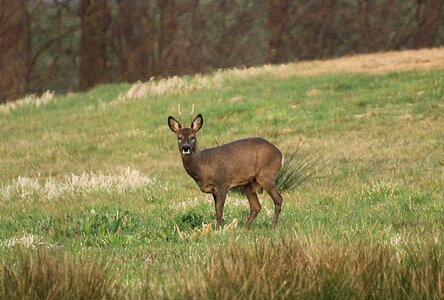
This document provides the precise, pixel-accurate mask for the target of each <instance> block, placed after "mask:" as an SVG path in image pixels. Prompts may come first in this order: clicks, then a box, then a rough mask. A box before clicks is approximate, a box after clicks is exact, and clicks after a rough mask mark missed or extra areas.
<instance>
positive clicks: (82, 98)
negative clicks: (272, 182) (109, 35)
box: [0, 49, 444, 299]
mask: <svg viewBox="0 0 444 300" xmlns="http://www.w3.org/2000/svg"><path fill="white" fill-rule="evenodd" d="M443 58H444V49H434V50H422V51H408V52H400V53H393V52H392V53H386V54H374V55H368V56H356V57H350V58H342V59H339V60H331V61H325V62H303V63H294V64H289V65H282V66H265V67H262V68H251V69H246V70H227V71H219V72H215V73H213V74H209V75H206V76H200V75H197V76H192V77H184V78H171V79H168V80H166V79H165V80H161V81H156V82H154V81H153V82H149V83H147V84H144V85H136V86H133V87H132V86H131V85H130V84H118V85H104V86H99V87H97V88H95V89H93V90H91V91H89V92H87V93H79V94H72V95H66V96H55V97H52V95H50V94H48V95H47V98H45V99H43V100H40V101H39V100H38V99H37V98H32V99H31V98H28V99H24V100H20V101H19V102H17V103H16V104H7V105H4V106H2V107H0V140H1V144H0V170H1V172H0V219H1V222H0V261H1V262H2V265H1V267H0V298H2V299H3V298H29V299H41V298H48V299H59V298H66V296H67V295H70V297H71V298H81V297H84V298H103V297H105V298H119V299H120V298H136V299H137V298H142V299H143V298H158V297H160V298H173V299H178V298H181V299H182V298H197V299H201V298H217V299H233V298H238V299H239V298H240V299H243V298H254V299H256V298H258V299H262V298H263V299H270V298H289V297H290V298H302V299H307V298H308V299H310V298H316V299H320V298H321V299H324V298H328V299H331V298H339V299H344V298H392V299H393V298H399V299H406V298H436V299H438V298H441V299H442V298H443V297H444V233H443V229H444V196H443V195H444V130H443V128H444V59H443ZM178 103H181V105H182V107H183V110H184V112H185V116H186V111H187V110H188V109H190V108H191V104H192V103H194V104H195V106H196V112H197V113H199V112H200V113H202V114H203V116H204V119H205V124H204V127H203V129H202V130H201V132H200V134H199V145H200V147H201V148H206V147H211V146H214V145H216V144H220V143H225V142H229V141H231V140H234V139H237V138H242V137H247V136H262V137H264V138H267V139H268V140H270V141H272V142H273V143H275V144H276V145H278V146H279V147H281V148H283V149H285V148H286V147H287V148H288V147H291V145H297V144H300V143H301V141H304V143H303V147H304V149H305V151H306V153H314V151H317V152H316V153H317V154H316V155H318V156H319V157H320V158H321V160H322V166H321V165H319V166H315V167H316V168H317V169H318V172H317V173H316V175H315V176H314V177H313V178H311V179H310V180H309V181H307V182H305V183H304V184H303V185H301V186H300V187H298V188H297V189H296V190H287V191H283V192H282V194H283V197H284V205H283V211H282V214H281V218H280V224H279V226H278V228H277V229H276V230H271V228H270V224H271V220H272V214H273V211H274V208H273V204H272V201H271V199H270V198H269V197H268V195H266V194H260V195H259V198H260V200H261V203H262V205H263V209H262V211H261V213H260V214H259V216H258V218H257V219H256V221H255V223H253V225H252V229H251V230H250V231H245V230H243V229H242V225H243V222H245V220H246V218H247V217H248V214H249V206H248V201H247V200H246V199H245V198H244V196H243V195H241V194H240V193H231V194H230V195H229V197H228V199H227V202H226V205H225V211H224V224H225V228H224V230H222V232H216V231H214V227H215V222H214V208H213V201H212V198H211V197H209V196H207V195H205V194H203V193H201V192H200V191H199V189H198V187H197V186H196V184H195V183H194V181H193V180H192V179H191V178H190V177H188V175H187V174H186V173H185V171H184V170H183V167H182V163H181V160H180V154H179V152H178V150H177V144H176V137H175V136H174V134H173V133H172V132H170V131H169V129H168V127H167V122H166V121H167V117H168V115H176V114H177V104H178ZM184 119H187V118H184Z"/></svg>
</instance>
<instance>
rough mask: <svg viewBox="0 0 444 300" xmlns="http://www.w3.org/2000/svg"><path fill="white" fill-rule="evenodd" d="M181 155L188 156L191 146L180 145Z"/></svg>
mask: <svg viewBox="0 0 444 300" xmlns="http://www.w3.org/2000/svg"><path fill="white" fill-rule="evenodd" d="M182 154H185V155H190V154H191V146H190V145H187V144H185V145H182Z"/></svg>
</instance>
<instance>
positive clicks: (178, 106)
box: [177, 103, 183, 125]
mask: <svg viewBox="0 0 444 300" xmlns="http://www.w3.org/2000/svg"><path fill="white" fill-rule="evenodd" d="M177 113H178V114H179V122H180V125H183V122H182V110H181V109H180V103H179V104H178V105H177Z"/></svg>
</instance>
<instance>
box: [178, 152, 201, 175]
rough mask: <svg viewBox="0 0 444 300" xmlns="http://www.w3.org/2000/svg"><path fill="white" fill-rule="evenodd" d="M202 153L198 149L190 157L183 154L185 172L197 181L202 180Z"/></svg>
mask: <svg viewBox="0 0 444 300" xmlns="http://www.w3.org/2000/svg"><path fill="white" fill-rule="evenodd" d="M201 162H202V152H201V151H199V150H198V149H196V150H195V151H194V152H192V153H191V154H190V155H184V154H182V163H183V167H184V168H185V171H186V172H187V173H188V175H190V176H191V177H193V178H194V179H195V180H198V179H200V174H201Z"/></svg>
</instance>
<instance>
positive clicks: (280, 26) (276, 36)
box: [268, 0, 288, 63]
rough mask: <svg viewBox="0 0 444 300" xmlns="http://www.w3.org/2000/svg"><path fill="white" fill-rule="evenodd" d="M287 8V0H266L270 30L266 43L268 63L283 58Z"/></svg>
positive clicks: (276, 61)
mask: <svg viewBox="0 0 444 300" xmlns="http://www.w3.org/2000/svg"><path fill="white" fill-rule="evenodd" d="M287 8H288V2H287V0H268V27H269V30H270V40H269V44H268V62H269V63H279V62H282V61H284V60H285V45H284V40H283V35H284V30H285V19H286V15H287Z"/></svg>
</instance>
